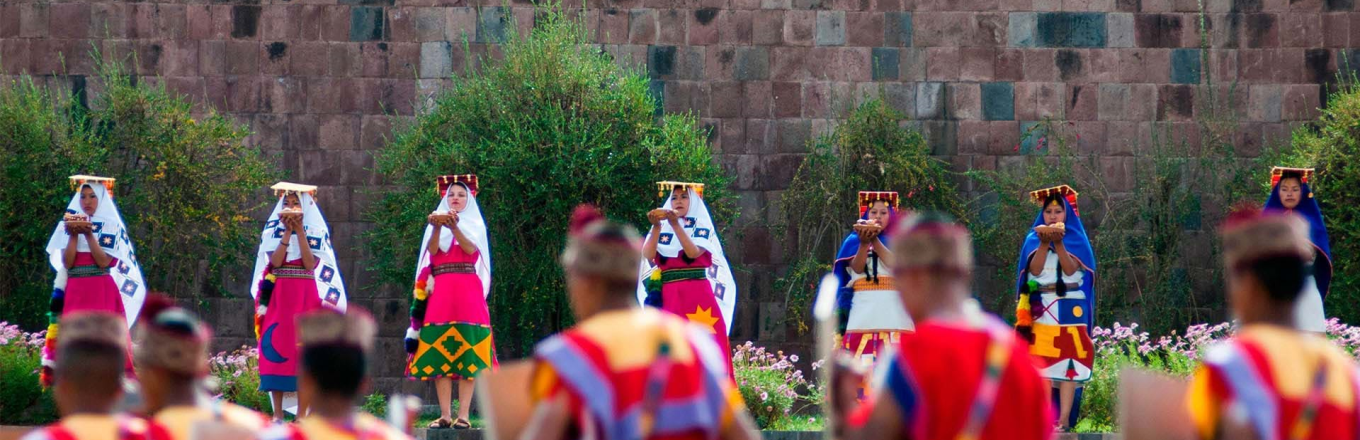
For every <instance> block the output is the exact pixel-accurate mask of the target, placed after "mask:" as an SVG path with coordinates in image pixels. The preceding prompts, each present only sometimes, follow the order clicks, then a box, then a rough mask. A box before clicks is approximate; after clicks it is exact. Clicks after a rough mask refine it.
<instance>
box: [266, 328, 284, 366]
mask: <svg viewBox="0 0 1360 440" xmlns="http://www.w3.org/2000/svg"><path fill="white" fill-rule="evenodd" d="M278 326H279V323H277V322H276V323H274V324H273V325H270V326H269V328H267V329H265V331H264V335H262V336H260V356H262V357H264V358H265V360H268V361H269V362H273V363H276V364H282V363H284V362H288V358H286V357H283V355H282V354H280V353H279V351H278V350H275V349H274V329H275V328H278Z"/></svg>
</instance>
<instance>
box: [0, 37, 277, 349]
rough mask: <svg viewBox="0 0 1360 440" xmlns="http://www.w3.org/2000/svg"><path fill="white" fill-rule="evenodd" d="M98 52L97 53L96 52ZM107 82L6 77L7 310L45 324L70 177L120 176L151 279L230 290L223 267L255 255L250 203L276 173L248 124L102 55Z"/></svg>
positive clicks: (0, 230)
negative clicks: (52, 248) (82, 88)
mask: <svg viewBox="0 0 1360 440" xmlns="http://www.w3.org/2000/svg"><path fill="white" fill-rule="evenodd" d="M95 59H100V57H98V56H96V57H95ZM98 71H99V74H98V77H97V79H96V80H97V81H98V82H100V83H101V84H102V86H103V92H102V93H100V94H99V95H97V96H95V97H93V98H92V105H91V106H90V107H86V106H85V105H84V102H85V100H86V98H85V97H84V96H83V95H82V96H76V97H72V96H71V95H69V94H64V93H60V92H52V91H48V90H47V89H44V88H42V87H40V86H37V85H35V84H34V83H33V81H32V79H31V78H29V77H26V76H23V77H20V78H19V79H17V80H13V81H10V82H9V83H7V84H4V85H0V130H3V132H4V133H6V136H4V137H3V138H0V164H3V165H0V170H3V174H0V225H3V227H0V240H3V242H4V243H5V246H3V248H0V274H2V275H0V318H3V319H9V320H11V321H13V322H17V323H20V324H21V325H23V326H24V327H26V328H38V327H40V326H42V325H43V324H44V323H43V321H44V320H43V317H44V312H45V309H46V305H47V300H48V297H49V294H50V292H51V288H52V287H51V279H52V270H51V268H50V267H48V263H47V257H46V251H45V248H46V244H47V238H48V236H49V235H50V234H51V231H52V228H53V227H54V226H55V224H56V222H57V221H59V220H60V214H61V212H62V211H63V210H64V209H65V207H66V203H67V201H69V200H70V195H71V188H70V186H69V184H68V183H67V179H66V177H67V176H69V175H72V174H76V173H85V174H100V175H105V176H109V177H114V178H117V179H118V186H117V190H116V192H115V196H116V198H117V200H118V203H119V208H120V209H122V214H123V220H124V221H125V222H127V224H128V228H129V229H130V230H131V234H130V235H131V236H132V237H133V239H134V240H135V241H136V247H137V251H138V252H137V257H138V260H139V261H140V262H141V263H142V271H143V275H144V276H145V277H146V281H147V283H148V284H149V285H151V286H153V287H154V288H157V289H160V290H168V291H174V292H191V293H193V294H197V293H202V292H214V293H223V291H222V289H223V288H224V287H223V286H225V285H226V283H224V281H226V280H225V279H224V273H225V272H227V271H225V270H224V269H226V268H237V266H239V265H238V264H237V263H238V262H239V261H240V259H241V258H242V257H248V256H249V255H251V253H250V252H249V251H250V249H251V246H253V241H252V237H251V236H252V232H254V230H255V229H254V228H255V226H254V225H252V224H249V222H248V221H247V220H248V219H247V218H246V217H245V215H244V214H246V213H249V212H250V211H251V209H253V208H258V207H259V206H261V205H260V203H262V202H259V201H258V200H259V198H258V197H255V194H256V191H258V190H259V189H260V188H262V187H263V186H264V185H265V184H266V183H267V182H269V181H270V180H271V179H272V175H271V173H270V172H269V171H268V168H267V166H266V164H265V162H264V160H263V159H262V157H261V154H260V152H259V150H258V149H257V148H254V147H247V146H245V145H244V144H243V143H242V141H243V140H244V138H245V136H246V135H247V131H246V129H245V127H243V126H240V125H237V124H236V123H234V122H232V121H231V120H230V119H228V118H226V117H224V116H222V115H219V114H217V113H216V112H214V111H212V110H211V109H209V110H208V111H207V114H206V115H205V116H203V117H200V118H194V117H193V115H192V114H191V112H192V110H193V105H192V103H190V102H189V101H187V100H185V99H184V98H182V97H180V96H178V95H175V94H173V93H171V92H169V91H168V90H166V89H165V87H164V86H163V85H156V86H153V85H149V84H147V83H145V82H138V81H136V79H135V77H133V76H130V75H127V74H126V73H125V72H124V70H123V68H122V66H121V65H120V64H118V63H116V62H111V63H101V64H100V65H99V66H98Z"/></svg>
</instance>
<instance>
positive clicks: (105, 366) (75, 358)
mask: <svg viewBox="0 0 1360 440" xmlns="http://www.w3.org/2000/svg"><path fill="white" fill-rule="evenodd" d="M60 328H61V332H60V333H59V335H58V337H57V356H56V358H57V359H56V365H55V366H54V367H53V378H54V383H53V385H54V387H55V391H56V394H57V404H58V406H59V407H62V411H63V412H70V411H71V410H72V409H73V408H74V407H77V406H79V407H84V408H90V407H99V408H100V409H104V410H112V409H113V406H114V404H115V403H116V401H117V399H118V397H119V396H120V395H121V394H122V386H123V370H124V368H125V364H126V361H127V327H126V324H124V323H123V319H122V317H121V316H119V315H115V314H112V313H102V312H84V313H80V312H78V313H72V314H68V315H66V316H63V317H62V319H61V323H60Z"/></svg>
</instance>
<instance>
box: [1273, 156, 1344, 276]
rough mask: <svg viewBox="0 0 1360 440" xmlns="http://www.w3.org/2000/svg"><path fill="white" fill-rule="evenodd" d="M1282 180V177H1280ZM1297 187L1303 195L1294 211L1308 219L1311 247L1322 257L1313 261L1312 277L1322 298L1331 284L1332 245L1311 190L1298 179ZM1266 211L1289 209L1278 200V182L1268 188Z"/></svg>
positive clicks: (1320, 210)
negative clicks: (1268, 195) (1268, 196)
mask: <svg viewBox="0 0 1360 440" xmlns="http://www.w3.org/2000/svg"><path fill="white" fill-rule="evenodd" d="M1281 180H1284V179H1281ZM1299 183H1300V185H1299V187H1300V188H1301V189H1302V190H1303V194H1304V197H1303V199H1301V200H1299V206H1296V207H1294V210H1293V211H1294V213H1296V214H1298V215H1300V216H1303V218H1304V219H1307V220H1308V226H1309V228H1308V229H1309V231H1308V238H1309V241H1311V242H1313V248H1314V249H1315V250H1317V253H1318V254H1319V255H1320V256H1321V257H1322V258H1318V259H1317V261H1314V262H1313V279H1314V280H1316V281H1317V288H1318V292H1319V293H1321V294H1322V298H1323V299H1326V298H1327V289H1328V288H1330V287H1331V285H1332V245H1331V240H1329V239H1328V238H1327V224H1326V223H1324V222H1323V221H1322V209H1321V208H1319V207H1318V202H1317V199H1314V198H1313V197H1312V194H1313V190H1312V189H1311V188H1309V187H1308V184H1307V183H1303V179H1299ZM1265 210H1266V211H1289V209H1288V208H1285V207H1284V203H1283V202H1281V201H1280V184H1279V182H1276V183H1275V185H1273V186H1271V188H1270V198H1269V199H1267V200H1266V207H1265Z"/></svg>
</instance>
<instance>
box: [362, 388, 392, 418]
mask: <svg viewBox="0 0 1360 440" xmlns="http://www.w3.org/2000/svg"><path fill="white" fill-rule="evenodd" d="M359 409H360V410H361V411H363V412H366V413H369V414H371V415H373V417H377V418H380V419H381V418H386V417H387V395H386V394H383V393H373V394H369V395H368V397H364V403H363V404H362V405H360V406H359Z"/></svg>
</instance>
